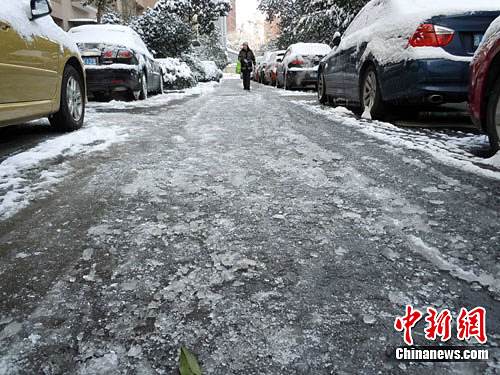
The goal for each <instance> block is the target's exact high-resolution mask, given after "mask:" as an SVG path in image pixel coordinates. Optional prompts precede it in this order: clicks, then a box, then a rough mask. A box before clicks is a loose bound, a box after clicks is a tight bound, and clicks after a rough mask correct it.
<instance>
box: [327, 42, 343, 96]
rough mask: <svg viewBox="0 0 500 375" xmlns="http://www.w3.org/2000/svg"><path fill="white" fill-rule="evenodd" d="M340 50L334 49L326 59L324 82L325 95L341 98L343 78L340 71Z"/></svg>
mask: <svg viewBox="0 0 500 375" xmlns="http://www.w3.org/2000/svg"><path fill="white" fill-rule="evenodd" d="M341 60H342V50H340V49H339V48H335V50H334V51H332V52H331V53H330V55H329V56H328V57H327V59H326V63H325V80H326V87H327V94H328V95H331V96H333V97H335V98H341V97H342V96H343V93H344V76H343V74H342V70H341Z"/></svg>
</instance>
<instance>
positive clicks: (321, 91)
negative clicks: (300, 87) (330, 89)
mask: <svg viewBox="0 0 500 375" xmlns="http://www.w3.org/2000/svg"><path fill="white" fill-rule="evenodd" d="M317 86H318V88H317V90H318V101H319V102H320V103H321V104H327V103H328V95H327V94H326V79H325V74H324V73H321V74H320V75H319V78H318V85H317Z"/></svg>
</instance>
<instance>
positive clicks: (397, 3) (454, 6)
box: [390, 0, 500, 18]
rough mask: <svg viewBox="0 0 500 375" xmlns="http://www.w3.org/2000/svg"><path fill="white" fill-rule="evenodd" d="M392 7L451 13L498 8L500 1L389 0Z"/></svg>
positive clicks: (413, 11)
mask: <svg viewBox="0 0 500 375" xmlns="http://www.w3.org/2000/svg"><path fill="white" fill-rule="evenodd" d="M390 2H391V3H392V5H393V7H394V9H396V10H397V12H398V13H401V14H422V15H423V16H424V17H426V18H427V17H428V16H429V17H430V16H431V15H452V14H460V13H467V12H476V11H494V10H500V3H499V2H498V1H494V0H419V1H409V0H390Z"/></svg>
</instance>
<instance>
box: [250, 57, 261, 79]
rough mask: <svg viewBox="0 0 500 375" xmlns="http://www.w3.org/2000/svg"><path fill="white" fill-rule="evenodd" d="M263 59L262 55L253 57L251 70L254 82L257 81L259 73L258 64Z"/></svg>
mask: <svg viewBox="0 0 500 375" xmlns="http://www.w3.org/2000/svg"><path fill="white" fill-rule="evenodd" d="M263 60H264V56H257V57H256V59H255V65H254V67H253V72H252V79H253V80H254V81H255V82H259V73H258V70H259V66H260V64H262V61H263Z"/></svg>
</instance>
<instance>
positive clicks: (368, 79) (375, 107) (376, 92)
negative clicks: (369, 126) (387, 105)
mask: <svg viewBox="0 0 500 375" xmlns="http://www.w3.org/2000/svg"><path fill="white" fill-rule="evenodd" d="M360 93H361V98H360V102H361V110H362V113H363V116H366V117H368V116H369V117H370V118H371V119H373V120H380V119H382V118H383V116H384V102H383V101H382V95H381V92H380V84H379V82H378V78H377V72H376V70H375V67H373V66H370V67H368V69H366V71H365V74H364V75H363V81H362V83H361V90H360Z"/></svg>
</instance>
